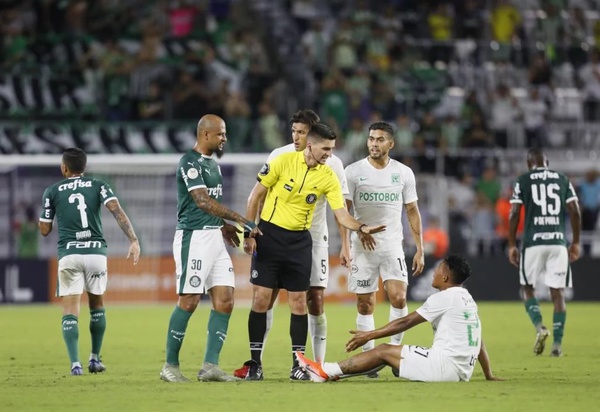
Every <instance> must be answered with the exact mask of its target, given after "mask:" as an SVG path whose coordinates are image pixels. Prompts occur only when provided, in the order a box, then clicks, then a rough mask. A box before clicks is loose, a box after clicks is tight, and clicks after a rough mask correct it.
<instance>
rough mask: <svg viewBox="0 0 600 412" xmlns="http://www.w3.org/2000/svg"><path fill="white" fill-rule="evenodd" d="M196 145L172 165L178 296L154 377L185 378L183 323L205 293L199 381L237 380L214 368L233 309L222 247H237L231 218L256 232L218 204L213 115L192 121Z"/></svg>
mask: <svg viewBox="0 0 600 412" xmlns="http://www.w3.org/2000/svg"><path fill="white" fill-rule="evenodd" d="M196 137H197V140H196V145H195V146H194V148H193V149H191V150H189V151H188V152H186V153H185V154H184V155H183V156H182V157H181V160H180V161H179V165H178V167H177V173H176V178H177V228H176V231H175V239H174V241H173V257H174V259H175V272H176V275H177V294H178V295H179V299H178V301H177V305H176V306H175V309H174V310H173V313H172V315H171V319H170V320H169V329H168V331H167V359H166V363H165V365H164V366H163V369H162V371H161V372H160V378H161V379H162V380H164V381H167V382H187V381H188V380H189V379H187V378H186V377H184V376H183V375H182V373H181V371H180V369H179V351H180V349H181V345H182V343H183V338H184V337H185V332H186V329H187V325H188V321H189V319H190V317H191V316H192V313H194V311H195V310H196V307H197V306H198V303H199V302H200V296H201V294H203V293H208V294H209V296H210V299H211V301H212V310H211V312H210V316H209V319H208V339H207V344H206V351H205V356H204V364H203V366H202V369H200V372H198V376H197V377H198V380H200V381H218V382H229V381H234V380H237V378H234V377H233V376H229V375H227V374H226V373H225V372H223V371H222V370H221V369H220V368H219V367H218V364H219V354H220V353H221V348H222V347H223V342H224V341H225V338H226V337H227V328H228V325H229V318H230V316H231V312H232V310H233V289H234V287H235V284H234V281H235V277H234V273H233V265H232V263H231V258H230V257H229V253H227V250H226V248H225V243H226V242H227V243H228V244H229V245H231V246H239V237H238V233H241V230H239V229H238V228H237V227H236V226H234V225H231V224H228V223H225V222H224V219H226V220H230V221H233V222H235V223H237V224H239V225H240V226H242V227H243V228H244V229H245V230H248V231H251V232H252V233H253V234H261V233H260V231H258V229H256V225H255V224H254V222H252V221H249V220H247V219H245V218H244V217H242V216H241V215H239V214H238V213H236V212H234V211H232V210H230V209H228V208H227V207H225V206H223V205H222V204H221V199H222V197H223V176H222V175H221V169H220V168H219V165H218V164H217V162H216V161H215V159H214V158H213V155H216V156H217V157H221V155H222V154H223V145H224V144H225V142H227V133H226V128H225V122H224V121H223V119H221V118H220V117H218V116H215V115H211V114H208V115H205V116H203V117H202V118H201V119H200V121H199V122H198V128H197V131H196Z"/></svg>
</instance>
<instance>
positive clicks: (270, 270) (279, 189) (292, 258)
mask: <svg viewBox="0 0 600 412" xmlns="http://www.w3.org/2000/svg"><path fill="white" fill-rule="evenodd" d="M335 138H336V135H335V133H334V132H333V131H332V130H331V129H330V128H329V127H328V126H326V125H324V124H322V123H317V124H315V125H313V126H312V128H311V130H310V132H309V134H308V138H307V144H306V149H304V151H301V152H292V153H284V154H282V155H280V156H278V157H276V158H274V159H273V160H272V161H271V162H270V163H267V164H265V165H264V166H263V167H262V169H261V170H260V172H259V173H258V179H257V180H258V183H256V185H255V186H254V188H253V189H252V192H251V193H250V197H249V198H248V207H247V209H246V217H247V218H248V219H249V220H251V219H254V217H255V216H256V214H257V212H258V209H259V207H260V202H261V199H265V195H266V199H265V202H264V206H263V208H262V212H261V214H260V223H259V225H258V227H259V228H260V231H261V232H262V233H263V235H262V236H260V237H258V238H254V237H253V235H254V232H255V231H253V232H252V233H250V232H246V233H245V234H244V237H245V239H244V251H245V252H246V253H248V254H251V255H252V256H253V257H252V267H251V275H250V282H251V283H252V284H253V298H252V309H251V310H250V315H249V316H248V335H249V341H250V355H251V360H250V361H249V362H248V365H247V366H248V367H249V368H248V373H247V375H246V380H262V379H263V371H262V365H261V353H262V348H263V343H264V337H265V332H266V326H267V310H268V308H269V302H270V301H271V297H272V294H273V291H274V290H275V289H278V288H282V289H286V290H287V291H288V300H289V305H290V310H291V319H290V337H291V340H292V348H291V355H292V359H293V366H292V370H291V373H290V379H291V380H309V379H310V378H309V376H308V375H307V374H306V373H305V372H304V371H303V370H302V369H301V368H300V367H299V366H298V363H297V361H296V360H295V358H294V352H295V351H301V352H304V351H305V349H306V338H307V334H308V317H307V314H306V291H307V290H308V289H309V286H310V272H311V263H312V262H311V259H312V238H311V235H310V233H309V231H308V229H309V228H310V225H311V223H312V218H313V212H314V208H315V202H316V200H317V198H318V197H319V196H320V195H324V196H325V198H326V199H327V202H328V203H329V206H330V207H331V210H333V213H334V214H335V217H336V218H337V220H338V222H339V223H340V224H341V225H342V226H344V227H346V228H348V229H350V230H354V231H357V232H358V234H359V237H360V239H361V241H362V242H363V244H364V245H365V247H367V248H369V249H373V248H374V247H375V241H374V239H373V237H372V236H371V234H372V233H377V232H381V231H383V230H385V226H376V227H371V226H367V225H366V224H362V223H360V222H359V221H357V220H356V219H354V218H353V217H352V216H351V215H350V214H349V213H348V211H347V210H346V208H345V206H344V199H343V196H342V190H341V186H340V182H339V179H338V178H337V176H336V175H335V173H334V172H333V170H332V169H331V168H330V167H329V166H327V165H325V162H326V161H327V159H328V158H329V157H330V156H331V155H332V153H333V148H334V147H335Z"/></svg>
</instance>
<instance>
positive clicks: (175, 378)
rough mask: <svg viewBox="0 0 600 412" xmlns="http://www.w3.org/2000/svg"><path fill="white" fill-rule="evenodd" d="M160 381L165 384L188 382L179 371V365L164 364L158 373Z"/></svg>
mask: <svg viewBox="0 0 600 412" xmlns="http://www.w3.org/2000/svg"><path fill="white" fill-rule="evenodd" d="M160 379H162V380H163V381H165V382H180V383H182V382H189V381H190V380H189V379H188V378H186V377H185V376H183V374H182V373H181V371H180V370H179V365H169V364H168V363H165V366H163V368H162V370H161V371H160Z"/></svg>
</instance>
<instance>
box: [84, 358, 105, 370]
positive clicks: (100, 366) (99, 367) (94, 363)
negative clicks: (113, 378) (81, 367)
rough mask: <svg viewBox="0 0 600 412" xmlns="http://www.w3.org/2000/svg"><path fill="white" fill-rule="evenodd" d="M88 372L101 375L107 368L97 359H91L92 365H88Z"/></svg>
mask: <svg viewBox="0 0 600 412" xmlns="http://www.w3.org/2000/svg"><path fill="white" fill-rule="evenodd" d="M88 370H89V371H90V373H101V372H104V371H105V370H106V366H104V364H103V363H102V362H100V361H99V360H96V359H90V363H88Z"/></svg>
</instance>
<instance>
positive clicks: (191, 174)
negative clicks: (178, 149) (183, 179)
mask: <svg viewBox="0 0 600 412" xmlns="http://www.w3.org/2000/svg"><path fill="white" fill-rule="evenodd" d="M187 177H189V178H190V179H195V178H197V177H198V169H196V168H194V167H192V168H191V169H189V170H188V171H187Z"/></svg>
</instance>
